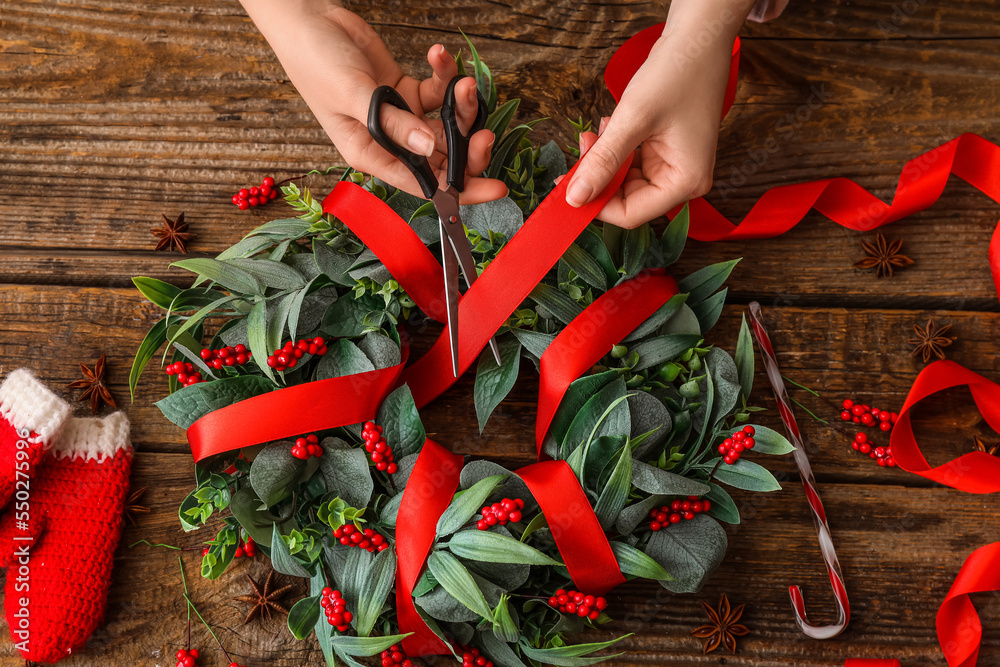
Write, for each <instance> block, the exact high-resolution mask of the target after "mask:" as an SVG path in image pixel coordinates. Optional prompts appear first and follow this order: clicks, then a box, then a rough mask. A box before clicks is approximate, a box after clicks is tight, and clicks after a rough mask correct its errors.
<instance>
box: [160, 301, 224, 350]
mask: <svg viewBox="0 0 1000 667" xmlns="http://www.w3.org/2000/svg"><path fill="white" fill-rule="evenodd" d="M237 298H238V297H233V296H222V297H221V298H219V299H216V300H215V301H213V302H211V303H209V304H208V305H206V306H204V307H202V308H201V309H199V310H198V312H196V313H195V314H193V315H191V316H190V317H188V318H187V320H185V321H184V323H183V324H182V325H180V326H179V327H176V328H173V327H172V328H171V329H170V330H168V331H167V336H168V338H169V339H170V342H171V343H173V342H174V341H175V340H177V339H179V338H180V337H181V336H183V335H184V334H186V333H187V332H189V331H191V330H192V329H196V328H197V327H198V326H199V325H200V324H201V323H202V320H204V319H205V318H206V317H208V316H209V315H211V314H212V313H214V312H215V311H216V310H218V309H219V308H221V307H222V306H224V305H226V304H227V303H231V302H233V301H235V300H236V299H237Z"/></svg>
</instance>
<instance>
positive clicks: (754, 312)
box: [750, 301, 851, 639]
mask: <svg viewBox="0 0 1000 667" xmlns="http://www.w3.org/2000/svg"><path fill="white" fill-rule="evenodd" d="M750 325H751V328H752V329H753V334H754V337H755V338H756V339H757V345H758V346H759V347H760V354H761V358H762V359H763V360H764V370H765V371H767V379H768V380H769V381H770V383H771V389H772V390H773V391H774V397H775V398H776V399H777V401H778V412H780V413H781V421H782V422H784V424H785V429H786V430H787V431H788V439H789V440H791V442H792V444H793V445H794V446H795V452H794V455H795V465H796V466H798V469H799V476H800V477H801V478H802V486H803V488H804V489H805V491H806V499H807V500H808V501H809V508H810V509H811V510H812V516H813V522H814V523H815V524H816V533H817V535H818V536H819V547H820V550H821V551H822V552H823V561H824V562H825V563H826V570H827V573H828V574H829V575H830V584H831V585H832V586H833V597H834V599H835V600H836V602H837V607H838V618H837V622H836V623H834V624H833V625H812V624H811V623H809V621H808V619H807V618H806V605H805V602H803V600H802V591H801V589H799V587H798V586H789V587H788V594H789V595H790V596H791V598H792V609H794V610H795V621H796V623H798V624H799V627H800V628H801V629H802V632H804V633H805V634H806V635H807V636H808V637H812V638H813V639H830V638H832V637H836V636H837V635H839V634H840V633H841V632H843V631H844V628H846V627H847V623H848V621H849V620H850V617H851V605H850V602H848V600H847V589H846V588H844V575H843V574H842V573H841V571H840V563H839V562H838V561H837V552H836V550H835V549H834V548H833V538H832V537H831V536H830V526H829V525H828V524H827V522H826V512H825V511H824V510H823V501H822V500H820V498H819V493H818V492H817V491H816V478H815V477H813V472H812V467H811V466H810V465H809V458H808V457H807V456H806V450H805V447H803V446H802V435H801V433H800V432H799V426H798V424H797V423H796V422H795V415H794V414H793V413H792V405H791V401H789V400H788V393H787V392H786V391H785V383H784V382H783V381H782V379H781V371H780V370H779V369H778V361H777V359H775V357H774V348H773V347H772V346H771V339H770V338H769V337H768V335H767V329H765V328H764V321H763V318H762V316H761V312H760V304H759V303H757V302H756V301H754V302H753V303H751V304H750Z"/></svg>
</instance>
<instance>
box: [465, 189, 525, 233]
mask: <svg viewBox="0 0 1000 667" xmlns="http://www.w3.org/2000/svg"><path fill="white" fill-rule="evenodd" d="M459 213H460V214H461V216H462V222H463V223H465V226H466V227H468V228H469V229H475V230H476V231H477V232H479V233H480V234H482V235H483V236H486V234H487V232H495V233H498V234H503V235H504V236H505V237H506V238H507V240H508V241H509V240H511V239H512V238H513V237H514V234H516V233H517V231H518V230H519V229H521V226H522V225H523V224H524V213H522V212H521V209H520V207H519V206H518V205H517V204H516V203H515V202H514V200H513V199H511V198H510V197H501V198H500V199H494V200H492V201H488V202H483V203H481V204H463V205H462V206H460V207H459Z"/></svg>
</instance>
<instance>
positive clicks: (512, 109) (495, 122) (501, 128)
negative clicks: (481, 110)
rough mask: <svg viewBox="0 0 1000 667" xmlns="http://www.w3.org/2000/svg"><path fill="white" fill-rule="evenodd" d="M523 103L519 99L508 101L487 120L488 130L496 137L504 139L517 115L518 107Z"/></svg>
mask: <svg viewBox="0 0 1000 667" xmlns="http://www.w3.org/2000/svg"><path fill="white" fill-rule="evenodd" d="M520 103H521V100H519V99H513V100H507V101H506V102H504V103H503V104H501V105H500V106H498V107H497V108H496V109H494V110H493V112H492V113H491V114H490V115H489V118H487V119H486V129H487V130H489V131H490V132H492V133H493V136H495V137H502V136H503V133H504V132H506V131H507V127H508V126H510V121H511V120H513V119H514V114H516V113H517V107H518V105H519V104H520Z"/></svg>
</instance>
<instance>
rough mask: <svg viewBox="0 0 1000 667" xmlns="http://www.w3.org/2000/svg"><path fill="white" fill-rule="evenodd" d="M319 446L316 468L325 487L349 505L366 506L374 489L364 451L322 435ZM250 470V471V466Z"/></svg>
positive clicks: (337, 439)
mask: <svg viewBox="0 0 1000 667" xmlns="http://www.w3.org/2000/svg"><path fill="white" fill-rule="evenodd" d="M321 446H322V447H323V456H321V457H320V459H319V471H320V474H322V475H323V479H324V480H325V481H326V490H327V491H328V492H330V493H334V494H336V495H337V497H339V498H341V499H342V500H343V501H344V502H346V503H347V504H348V505H350V506H351V507H366V506H367V505H368V501H369V500H371V497H372V492H373V491H374V490H375V482H374V481H372V476H371V472H370V471H369V469H368V457H367V456H366V455H365V452H364V451H363V450H361V449H358V448H354V447H348V445H347V443H346V442H344V441H343V440H341V439H339V438H325V439H324V440H323V442H322V443H321ZM250 470H251V472H252V471H253V468H251V469H250Z"/></svg>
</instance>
